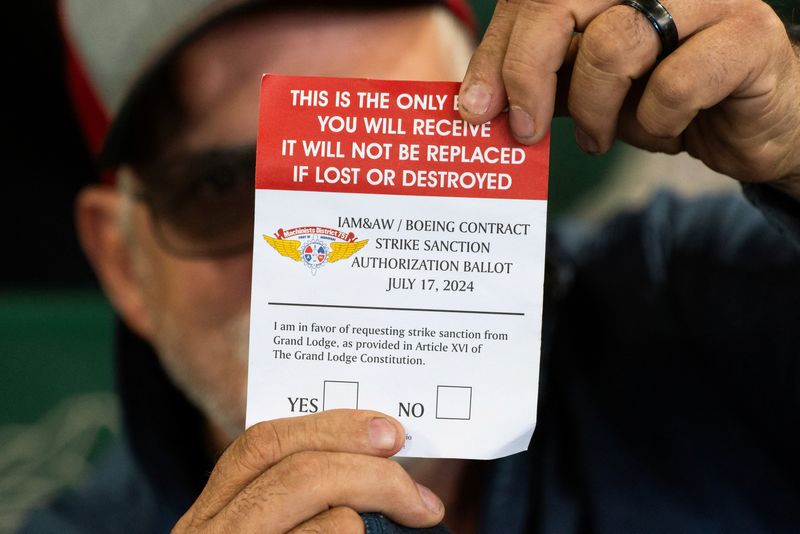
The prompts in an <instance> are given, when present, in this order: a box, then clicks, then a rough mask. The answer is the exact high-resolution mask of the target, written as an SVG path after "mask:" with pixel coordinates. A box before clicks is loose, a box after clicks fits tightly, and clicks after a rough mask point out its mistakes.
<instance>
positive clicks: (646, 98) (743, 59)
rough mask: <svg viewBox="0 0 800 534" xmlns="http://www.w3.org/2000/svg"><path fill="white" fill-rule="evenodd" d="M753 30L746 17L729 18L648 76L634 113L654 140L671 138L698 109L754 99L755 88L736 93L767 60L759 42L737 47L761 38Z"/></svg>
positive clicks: (665, 61)
mask: <svg viewBox="0 0 800 534" xmlns="http://www.w3.org/2000/svg"><path fill="white" fill-rule="evenodd" d="M775 19H776V20H777V17H775ZM754 30H755V27H754V21H753V19H752V18H748V19H747V20H744V19H730V20H726V21H724V22H722V23H720V24H717V25H714V26H712V27H710V28H708V29H707V30H704V31H702V32H700V33H697V34H696V35H694V36H693V37H692V38H690V39H689V40H687V41H686V42H684V43H683V45H681V47H680V48H678V50H676V51H675V52H674V53H673V54H672V55H670V56H669V57H668V58H666V59H665V60H664V61H663V62H662V63H661V64H659V65H658V67H657V68H656V69H655V71H654V72H653V74H652V75H651V76H650V79H649V81H648V83H647V87H646V88H645V91H644V94H643V95H642V99H641V101H640V103H639V107H638V110H637V113H636V118H637V120H638V122H639V124H640V125H641V126H642V128H643V129H644V130H645V131H646V132H647V133H649V134H650V135H652V136H654V137H661V138H673V137H677V136H678V135H680V134H681V133H682V132H683V131H684V130H685V129H686V127H687V126H688V125H689V123H690V122H691V121H692V120H694V118H695V117H696V116H697V114H698V112H700V110H703V109H708V108H710V107H712V106H714V105H716V104H718V103H720V102H721V101H723V100H724V99H726V98H727V97H729V96H731V95H734V96H742V97H745V96H752V97H756V96H758V95H757V93H759V91H760V90H759V89H756V90H755V91H753V92H752V95H744V94H737V93H740V92H741V91H742V90H746V89H748V88H746V87H743V86H744V85H745V84H746V81H747V80H748V78H749V77H751V75H752V74H753V71H754V69H758V70H761V69H763V68H764V66H765V65H767V63H768V62H769V58H768V57H767V56H766V55H768V54H769V53H770V52H769V50H770V47H768V46H765V43H763V42H760V43H759V44H758V45H755V46H749V47H748V46H741V42H742V41H743V40H745V39H748V35H749V38H753V40H754V41H755V40H760V39H762V37H756V34H755V33H753V32H754ZM758 34H762V32H760V31H759V32H758ZM763 35H769V33H768V32H763ZM728 105H736V103H735V102H733V101H732V102H730V103H729V104H728Z"/></svg>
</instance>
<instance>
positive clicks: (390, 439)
mask: <svg viewBox="0 0 800 534" xmlns="http://www.w3.org/2000/svg"><path fill="white" fill-rule="evenodd" d="M396 442H397V430H396V429H395V426H394V425H393V424H392V423H390V422H389V420H388V419H385V418H383V417H374V418H372V420H371V421H370V422H369V443H370V445H372V446H373V447H375V448H376V449H383V450H390V449H394V446H395V443H396Z"/></svg>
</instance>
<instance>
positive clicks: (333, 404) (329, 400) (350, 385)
mask: <svg viewBox="0 0 800 534" xmlns="http://www.w3.org/2000/svg"><path fill="white" fill-rule="evenodd" d="M336 408H351V409H353V410H357V409H358V382H341V381H338V380H325V383H324V384H323V386H322V409H323V411H324V410H334V409H336Z"/></svg>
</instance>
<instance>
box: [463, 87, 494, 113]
mask: <svg viewBox="0 0 800 534" xmlns="http://www.w3.org/2000/svg"><path fill="white" fill-rule="evenodd" d="M460 102H461V107H463V108H464V109H465V110H466V111H467V112H469V113H472V114H473V115H481V114H483V113H486V110H487V109H489V104H490V103H491V102H492V95H490V94H489V91H487V90H486V88H485V87H484V86H482V85H478V84H475V85H470V86H469V87H468V88H467V92H466V93H464V97H463V98H462V99H461V100H460Z"/></svg>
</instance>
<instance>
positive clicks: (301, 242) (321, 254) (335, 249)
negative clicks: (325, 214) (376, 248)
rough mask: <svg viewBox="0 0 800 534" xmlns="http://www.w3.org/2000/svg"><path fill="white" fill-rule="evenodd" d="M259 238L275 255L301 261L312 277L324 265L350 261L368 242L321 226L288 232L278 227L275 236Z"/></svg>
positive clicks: (350, 234) (351, 234)
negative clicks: (276, 253) (275, 252)
mask: <svg viewBox="0 0 800 534" xmlns="http://www.w3.org/2000/svg"><path fill="white" fill-rule="evenodd" d="M262 235H263V237H264V241H266V242H267V244H269V246H271V247H272V248H274V249H275V250H276V251H277V252H278V254H280V255H281V256H285V257H287V258H289V259H292V260H294V261H297V262H302V263H303V264H304V265H305V266H306V267H308V268H309V269H311V274H317V269H319V268H320V267H322V266H323V265H325V264H326V263H335V262H337V261H339V260H344V259H347V258H349V257H350V256H352V255H353V254H355V253H356V252H358V251H359V250H361V249H362V248H364V245H366V244H367V243H368V240H367V239H364V240H362V241H357V240H356V236H355V234H353V232H342V231H341V230H335V229H333V228H324V227H320V226H303V227H300V228H291V229H289V230H284V229H283V228H279V229H278V231H277V232H275V237H272V236H268V235H266V234H262ZM289 238H295V239H289Z"/></svg>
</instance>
